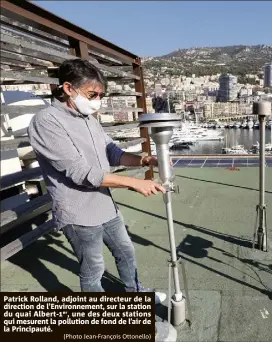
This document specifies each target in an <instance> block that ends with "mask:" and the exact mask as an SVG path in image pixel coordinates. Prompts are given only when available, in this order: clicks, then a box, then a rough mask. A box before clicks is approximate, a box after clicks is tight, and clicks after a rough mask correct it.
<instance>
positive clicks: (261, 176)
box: [259, 116, 265, 208]
mask: <svg viewBox="0 0 272 342" xmlns="http://www.w3.org/2000/svg"><path fill="white" fill-rule="evenodd" d="M259 122H260V174H259V186H260V192H259V195H260V196H259V197H260V198H259V204H260V207H261V208H262V207H263V206H264V204H265V203H264V202H265V199H264V195H265V194H264V189H265V119H264V116H260V117H259Z"/></svg>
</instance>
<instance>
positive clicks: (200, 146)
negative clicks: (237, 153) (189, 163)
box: [171, 128, 272, 155]
mask: <svg viewBox="0 0 272 342" xmlns="http://www.w3.org/2000/svg"><path fill="white" fill-rule="evenodd" d="M271 134H272V131H271V130H268V129H266V131H265V135H266V137H265V141H266V143H267V144H269V143H271ZM222 136H224V138H225V139H224V140H221V141H201V142H197V143H196V144H195V145H192V146H190V148H189V149H183V150H182V149H178V150H171V155H179V154H221V153H222V152H221V149H222V148H223V147H232V146H234V145H243V146H244V147H245V148H246V149H248V150H249V149H251V147H252V145H255V144H257V142H260V131H259V130H258V129H239V128H237V129H223V134H222Z"/></svg>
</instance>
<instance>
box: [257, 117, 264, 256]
mask: <svg viewBox="0 0 272 342" xmlns="http://www.w3.org/2000/svg"><path fill="white" fill-rule="evenodd" d="M259 122H260V152H259V153H260V170H259V227H258V232H257V246H258V249H260V250H263V251H266V239H265V236H266V228H265V221H264V215H265V118H264V116H262V115H259Z"/></svg>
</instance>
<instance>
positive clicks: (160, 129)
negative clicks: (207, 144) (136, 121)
mask: <svg viewBox="0 0 272 342" xmlns="http://www.w3.org/2000/svg"><path fill="white" fill-rule="evenodd" d="M140 121H141V124H140V126H142V127H150V128H151V132H150V136H151V138H152V140H153V141H154V143H155V144H156V151H157V158H158V168H159V177H160V179H161V181H162V185H163V186H164V188H165V189H166V193H165V194H164V196H163V199H164V203H165V207H166V214H167V225H168V235H169V242H170V251H171V252H170V254H171V262H170V266H171V267H172V270H173V280H174V288H175V293H174V295H173V296H172V298H171V304H172V317H171V321H172V322H171V323H172V324H173V325H174V326H179V325H180V324H182V323H183V322H184V321H185V318H186V317H185V298H184V297H183V295H182V292H181V290H180V282H179V272H178V266H179V265H178V264H179V263H178V261H177V253H176V243H175V233H174V221H173V211H172V196H171V192H178V187H177V186H175V185H174V184H173V180H174V173H173V170H172V168H171V165H170V153H169V141H170V139H171V137H172V134H173V127H175V126H180V124H181V123H180V119H179V116H178V115H176V114H169V113H156V114H147V115H143V116H141V118H140ZM169 299H170V298H169Z"/></svg>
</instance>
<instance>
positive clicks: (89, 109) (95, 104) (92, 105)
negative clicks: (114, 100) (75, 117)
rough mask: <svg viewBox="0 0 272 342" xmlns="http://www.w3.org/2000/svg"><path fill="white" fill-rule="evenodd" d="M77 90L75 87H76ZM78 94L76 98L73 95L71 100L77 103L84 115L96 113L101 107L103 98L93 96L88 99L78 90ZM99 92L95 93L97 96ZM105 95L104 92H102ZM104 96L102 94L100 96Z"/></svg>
mask: <svg viewBox="0 0 272 342" xmlns="http://www.w3.org/2000/svg"><path fill="white" fill-rule="evenodd" d="M74 90H75V89H74ZM75 92H76V93H77V96H76V97H75V98H72V97H71V100H72V101H73V102H74V104H75V105H76V107H77V109H78V111H79V112H80V113H81V114H82V115H86V116H88V115H93V114H95V113H96V112H97V111H98V110H99V109H100V107H101V100H97V99H95V98H94V99H93V98H92V97H91V98H90V99H87V98H86V97H84V96H82V95H80V94H79V93H78V92H77V91H76V90H75ZM94 93H95V92H94ZM98 95H99V94H98V93H96V94H94V96H95V97H97V96H98ZM102 95H104V94H102ZM101 97H102V96H101V95H100V98H101Z"/></svg>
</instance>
